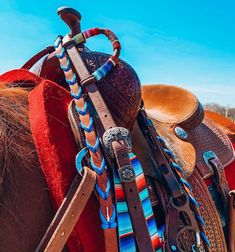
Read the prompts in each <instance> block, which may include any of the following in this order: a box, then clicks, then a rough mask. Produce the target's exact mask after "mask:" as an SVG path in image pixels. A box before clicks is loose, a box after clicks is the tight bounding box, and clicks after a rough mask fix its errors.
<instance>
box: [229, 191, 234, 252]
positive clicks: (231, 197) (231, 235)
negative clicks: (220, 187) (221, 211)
mask: <svg viewBox="0 0 235 252" xmlns="http://www.w3.org/2000/svg"><path fill="white" fill-rule="evenodd" d="M228 233H229V244H228V247H229V252H232V251H235V190H233V191H231V192H230V193H229V232H228Z"/></svg>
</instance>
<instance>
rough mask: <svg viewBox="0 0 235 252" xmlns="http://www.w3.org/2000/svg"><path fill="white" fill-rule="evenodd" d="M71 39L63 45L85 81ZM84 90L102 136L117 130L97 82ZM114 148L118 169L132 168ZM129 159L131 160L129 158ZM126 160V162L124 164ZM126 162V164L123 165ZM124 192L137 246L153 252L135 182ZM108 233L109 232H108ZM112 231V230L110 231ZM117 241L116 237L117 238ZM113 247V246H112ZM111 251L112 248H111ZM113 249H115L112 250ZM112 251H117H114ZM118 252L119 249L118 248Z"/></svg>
mask: <svg viewBox="0 0 235 252" xmlns="http://www.w3.org/2000/svg"><path fill="white" fill-rule="evenodd" d="M69 41H71V38H70V37H69V36H67V37H65V38H64V39H63V44H65V45H66V46H65V49H66V51H67V54H68V57H69V59H70V61H71V62H72V64H73V66H74V69H75V71H76V73H77V74H78V76H79V78H80V80H84V79H88V78H89V76H90V73H89V72H88V70H87V68H86V66H85V64H84V62H83V60H82V57H81V55H80V53H79V51H78V50H77V48H76V46H75V44H74V43H72V42H70V43H68V42H69ZM84 88H85V89H86V91H87V93H88V95H89V98H90V100H91V102H92V104H93V106H94V108H95V110H96V112H97V114H98V116H99V120H100V122H101V126H102V128H103V129H102V130H101V132H100V134H101V135H103V133H104V132H105V131H107V130H109V129H110V128H116V124H115V122H114V120H113V118H112V115H111V113H110V111H109V109H108V108H107V106H106V104H105V102H104V100H103V98H102V96H101V94H100V92H99V90H98V87H97V85H96V83H95V82H89V83H87V84H86V85H84ZM112 147H113V151H114V153H115V157H116V159H117V164H118V168H119V169H122V168H123V164H124V163H125V165H128V167H132V166H131V164H130V160H129V161H128V162H126V160H127V159H126V157H128V152H127V149H126V148H125V147H124V145H123V144H121V143H120V142H119V143H117V142H116V143H115V142H113V144H112ZM119 147H121V149H122V154H123V157H124V159H123V161H122V158H121V156H122V155H120V151H121V149H119ZM128 159H129V158H128ZM124 160H125V162H124ZM122 162H124V163H122ZM122 186H123V189H124V192H125V197H126V200H127V205H128V209H129V211H130V216H131V220H132V225H133V229H134V231H135V237H136V241H137V244H138V246H139V249H140V251H144V252H145V251H146V252H147V251H149V252H151V251H153V247H152V242H151V238H150V234H149V231H148V228H147V224H146V220H145V217H144V213H143V209H142V206H141V202H140V198H139V195H138V191H137V186H136V183H135V182H134V181H132V182H129V183H122ZM106 231H108V230H106ZM110 231H111V230H110ZM105 233H106V235H105V236H106V237H105V239H106V238H108V236H107V232H105ZM115 239H116V237H115ZM105 243H106V245H107V244H109V243H110V241H108V240H107V242H105ZM110 247H111V246H110ZM110 249H111V248H110ZM112 249H113V248H112ZM106 250H107V251H110V250H109V249H108V248H107V246H106ZM112 251H115V249H113V250H112ZM116 251H117V248H116Z"/></svg>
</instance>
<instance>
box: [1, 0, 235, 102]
mask: <svg viewBox="0 0 235 252" xmlns="http://www.w3.org/2000/svg"><path fill="white" fill-rule="evenodd" d="M64 5H67V6H71V7H74V8H76V9H77V10H78V11H80V12H81V14H82V16H83V18H82V29H83V30H85V29H88V28H92V27H97V26H98V27H107V28H110V29H111V30H113V31H114V32H115V33H116V34H117V35H118V37H119V39H120V41H121V43H122V52H121V57H122V59H124V60H126V61H127V62H128V63H130V64H131V65H132V66H133V67H134V69H135V70H136V71H137V73H138V75H139V77H140V79H141V82H142V83H143V84H154V83H168V84H174V85H179V86H182V87H185V88H187V89H190V90H191V91H192V92H194V93H196V94H197V96H198V97H199V99H200V100H201V101H202V102H203V103H206V102H218V103H221V104H223V105H230V106H235V15H234V13H235V2H234V1H233V0H223V1H221V0H214V1H212V0H210V1H209V0H204V1H202V0H197V1H193V0H178V1H176V0H171V1H170V0H164V1H160V0H155V1H153V0H149V1H142V0H141V1H137V0H136V1H127V0H126V1H124V0H119V1H107V0H103V1H92V0H91V1H74V0H71V1H54V0H50V1H48V0H47V1H46V0H40V1H29V0H28V1H26V0H8V1H4V2H3V3H1V8H0V31H1V40H0V51H1V58H2V61H1V62H0V72H4V71H7V70H9V69H12V68H17V67H20V66H21V65H22V64H23V63H24V62H25V61H26V60H27V59H28V58H29V57H30V56H31V55H33V54H34V53H36V52H37V51H39V50H40V49H42V48H44V47H45V46H46V45H48V44H52V43H53V41H54V39H55V38H56V36H57V35H58V34H62V35H63V34H65V33H67V32H68V29H67V27H66V26H65V25H64V24H63V23H62V21H61V20H60V19H59V18H58V17H57V14H56V9H57V8H58V7H60V6H64ZM88 46H89V47H90V49H94V50H100V51H104V52H111V48H110V45H109V44H108V42H107V41H106V40H104V39H102V38H96V39H93V40H92V39H91V40H89V43H88ZM6 48H8V49H6Z"/></svg>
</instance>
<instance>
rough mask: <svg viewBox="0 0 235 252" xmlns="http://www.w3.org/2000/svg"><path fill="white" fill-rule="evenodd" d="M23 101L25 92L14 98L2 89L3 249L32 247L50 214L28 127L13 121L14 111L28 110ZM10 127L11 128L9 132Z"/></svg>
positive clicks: (0, 216)
mask: <svg viewBox="0 0 235 252" xmlns="http://www.w3.org/2000/svg"><path fill="white" fill-rule="evenodd" d="M1 93H2V91H1ZM2 95H3V93H2ZM2 97H3V96H2ZM26 104H27V96H24V97H20V99H18V100H17V99H16V96H15V95H13V94H12V92H11V91H9V92H5V94H4V104H3V103H1V102H0V117H1V122H0V131H1V132H0V133H1V134H0V145H1V148H0V151H1V155H0V157H1V161H0V165H1V166H0V175H1V184H0V188H1V190H0V226H1V232H0V248H4V251H26V252H27V251H34V250H35V248H36V246H37V244H38V243H39V241H40V239H41V237H42V235H43V233H44V232H45V230H46V228H47V225H48V224H49V222H50V220H51V218H52V210H51V205H50V201H49V196H48V190H47V186H46V184H45V181H44V176H43V174H42V171H41V168H40V165H39V162H38V158H37V154H36V150H35V147H34V144H33V140H32V136H31V135H30V134H28V133H27V132H30V131H29V128H28V129H26V128H25V127H24V126H22V124H16V123H15V119H16V118H14V115H15V114H16V113H19V111H20V112H22V111H27V110H26V109H25V106H27V105H26ZM23 106H24V108H23ZM6 109H7V110H6ZM23 113H24V112H23ZM10 115H11V116H10ZM23 116H24V117H25V120H26V121H27V115H26V114H23ZM15 117H17V115H15ZM25 125H29V124H28V122H25ZM27 127H29V126H27ZM11 128H14V132H11V135H10V136H9V132H10V131H11V130H12V129H11ZM26 131H27V132H26Z"/></svg>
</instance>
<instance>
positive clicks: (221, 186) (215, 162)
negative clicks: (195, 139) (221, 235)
mask: <svg viewBox="0 0 235 252" xmlns="http://www.w3.org/2000/svg"><path fill="white" fill-rule="evenodd" d="M209 163H210V165H211V166H212V168H213V170H214V176H213V181H214V185H215V187H216V189H217V192H218V193H219V195H220V199H221V201H222V204H223V210H224V215H225V217H226V219H228V218H227V209H228V197H229V187H228V182H227V180H226V176H225V172H224V168H223V166H222V164H221V162H220V160H219V159H218V157H215V158H212V159H211V160H209Z"/></svg>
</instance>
